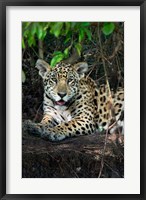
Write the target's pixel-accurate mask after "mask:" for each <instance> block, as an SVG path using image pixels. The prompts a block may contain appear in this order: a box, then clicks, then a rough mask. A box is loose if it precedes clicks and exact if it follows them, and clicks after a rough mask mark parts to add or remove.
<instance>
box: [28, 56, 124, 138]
mask: <svg viewBox="0 0 146 200" xmlns="http://www.w3.org/2000/svg"><path fill="white" fill-rule="evenodd" d="M36 67H37V69H38V70H39V74H40V76H41V77H42V78H43V83H44V102H43V109H44V117H43V119H42V121H41V123H38V124H36V123H32V122H30V121H29V122H27V128H28V130H29V132H31V134H35V135H38V136H40V137H42V138H44V139H48V140H52V141H58V140H63V139H65V138H67V137H72V136H78V135H88V134H93V133H95V132H96V131H97V130H98V129H99V128H100V129H101V128H103V129H110V125H111V124H113V122H116V123H115V124H116V126H117V125H121V121H122V120H123V119H122V118H123V117H121V116H122V113H123V109H124V104H123V102H124V91H123V88H118V90H117V92H116V93H114V92H112V91H110V90H109V88H108V87H107V86H106V85H101V86H100V87H99V88H98V87H97V85H96V84H95V81H94V80H92V79H91V78H90V77H88V76H85V73H86V72H87V71H88V65H87V63H84V62H81V63H77V64H76V65H73V66H72V65H70V64H64V63H59V64H57V65H56V67H55V68H51V67H50V66H49V64H47V63H46V62H45V61H43V60H40V59H39V60H38V61H37V63H36Z"/></svg>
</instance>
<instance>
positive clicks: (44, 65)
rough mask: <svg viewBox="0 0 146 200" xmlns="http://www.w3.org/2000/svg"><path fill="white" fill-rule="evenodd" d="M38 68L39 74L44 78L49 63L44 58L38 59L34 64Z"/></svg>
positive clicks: (48, 68)
mask: <svg viewBox="0 0 146 200" xmlns="http://www.w3.org/2000/svg"><path fill="white" fill-rule="evenodd" d="M35 67H36V68H37V69H38V70H39V75H40V76H41V77H42V78H44V76H45V74H46V73H47V72H49V71H50V65H49V64H48V63H47V62H45V61H44V60H41V59H38V60H37V62H36V66H35Z"/></svg>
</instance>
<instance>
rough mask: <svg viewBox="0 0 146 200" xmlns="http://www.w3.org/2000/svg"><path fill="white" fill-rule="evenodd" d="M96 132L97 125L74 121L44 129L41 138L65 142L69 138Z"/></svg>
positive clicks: (91, 122)
mask: <svg viewBox="0 0 146 200" xmlns="http://www.w3.org/2000/svg"><path fill="white" fill-rule="evenodd" d="M94 132H95V124H94V123H93V121H92V120H91V121H90V122H88V123H87V122H83V120H80V119H78V120H76V119H73V120H72V121H69V122H68V123H62V124H60V125H57V126H55V127H54V128H47V129H46V128H45V127H44V128H43V129H42V133H41V135H40V136H41V138H43V139H46V140H51V141H59V140H63V139H65V138H67V137H73V136H79V135H88V134H92V133H94Z"/></svg>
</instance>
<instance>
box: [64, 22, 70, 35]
mask: <svg viewBox="0 0 146 200" xmlns="http://www.w3.org/2000/svg"><path fill="white" fill-rule="evenodd" d="M65 27H66V28H65V34H67V33H68V32H69V30H70V22H66V23H65Z"/></svg>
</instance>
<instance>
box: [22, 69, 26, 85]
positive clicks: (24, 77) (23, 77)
mask: <svg viewBox="0 0 146 200" xmlns="http://www.w3.org/2000/svg"><path fill="white" fill-rule="evenodd" d="M25 80H26V76H25V73H24V71H23V70H22V83H24V82H25Z"/></svg>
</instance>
